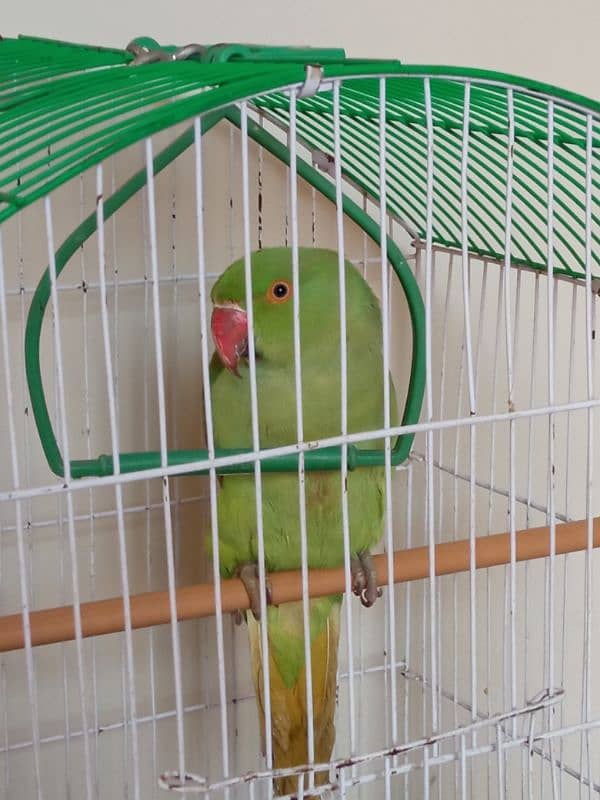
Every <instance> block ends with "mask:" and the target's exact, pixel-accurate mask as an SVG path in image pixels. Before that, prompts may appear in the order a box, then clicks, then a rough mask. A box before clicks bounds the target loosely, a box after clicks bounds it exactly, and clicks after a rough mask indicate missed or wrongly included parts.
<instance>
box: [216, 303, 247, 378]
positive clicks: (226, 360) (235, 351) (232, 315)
mask: <svg viewBox="0 0 600 800" xmlns="http://www.w3.org/2000/svg"><path fill="white" fill-rule="evenodd" d="M210 327H211V331H212V337H213V340H214V343H215V347H216V348H217V353H218V354H219V358H220V359H221V362H222V364H223V366H224V367H227V369H228V370H229V371H230V372H233V374H234V375H237V376H238V378H239V377H240V373H239V372H238V368H237V367H238V363H239V360H240V358H242V357H243V356H247V355H248V317H247V316H246V312H245V311H244V309H242V308H239V307H238V306H234V305H229V306H216V307H215V308H214V309H213V312H212V318H211V321H210Z"/></svg>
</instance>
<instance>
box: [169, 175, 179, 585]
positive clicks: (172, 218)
mask: <svg viewBox="0 0 600 800" xmlns="http://www.w3.org/2000/svg"><path fill="white" fill-rule="evenodd" d="M177 165H178V161H177V160H175V161H174V162H173V168H172V171H171V180H172V187H171V213H170V214H169V233H170V240H171V241H170V245H171V247H170V249H171V265H170V266H171V275H172V292H171V309H172V312H171V336H172V338H173V341H174V343H175V352H176V353H178V352H179V342H178V336H179V327H180V326H179V314H178V313H177V311H178V307H179V297H180V291H179V281H178V280H177V244H176V242H177ZM177 372H178V370H177ZM178 383H179V380H178V379H175V380H173V381H172V382H171V400H170V402H171V404H172V407H173V408H174V409H175V408H177V396H178V391H177V386H178ZM178 421H179V414H177V413H175V414H173V415H172V417H171V431H172V433H171V438H172V441H173V442H175V444H176V445H177V442H178V440H179V436H178V433H179V425H178ZM173 508H174V514H175V525H174V534H173V549H174V556H175V574H176V575H177V574H179V572H180V564H181V481H178V480H176V481H173Z"/></svg>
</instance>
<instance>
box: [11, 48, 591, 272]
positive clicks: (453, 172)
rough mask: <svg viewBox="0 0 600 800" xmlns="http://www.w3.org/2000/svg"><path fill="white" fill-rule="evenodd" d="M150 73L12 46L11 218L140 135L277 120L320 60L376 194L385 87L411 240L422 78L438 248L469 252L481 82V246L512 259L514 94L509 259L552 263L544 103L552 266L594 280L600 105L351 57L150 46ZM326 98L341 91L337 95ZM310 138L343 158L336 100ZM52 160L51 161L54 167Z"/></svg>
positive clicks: (417, 205) (390, 204)
mask: <svg viewBox="0 0 600 800" xmlns="http://www.w3.org/2000/svg"><path fill="white" fill-rule="evenodd" d="M136 41H137V43H138V51H140V50H141V51H143V52H146V51H149V52H150V53H151V54H154V56H155V57H156V58H159V57H160V58H161V59H163V60H156V61H153V62H152V63H145V64H141V65H138V66H132V61H133V60H134V58H135V56H134V54H133V53H131V52H128V51H124V50H116V49H106V48H97V47H85V46H80V45H72V44H65V43H61V42H53V41H47V40H40V39H32V38H25V37H23V38H19V39H4V40H2V41H0V222H2V221H3V220H6V219H8V218H9V217H10V216H12V215H13V214H15V213H16V212H17V211H18V210H19V209H20V208H22V207H24V206H26V205H28V204H30V203H32V202H33V201H35V200H36V199H39V198H40V197H43V196H44V195H46V194H47V193H48V192H50V191H51V190H52V189H54V188H55V187H57V186H59V185H61V184H62V183H64V182H66V181H68V180H69V179H70V178H72V177H74V176H76V175H78V174H80V173H81V172H82V171H84V170H86V169H88V168H90V167H93V166H94V165H96V164H98V163H100V162H101V161H102V160H104V159H105V158H107V157H108V156H110V155H112V154H113V153H116V152H117V151H119V150H122V149H123V148H125V147H127V146H129V145H131V144H132V143H134V142H137V141H139V140H142V139H143V138H144V137H146V136H148V135H151V134H153V133H156V132H157V131H160V130H163V129H165V128H168V127H169V126H171V125H174V124H176V123H179V122H182V121H184V120H188V119H190V118H192V117H194V116H196V115H199V114H204V113H207V112H210V111H213V110H215V109H226V108H227V107H232V106H233V105H234V104H235V103H237V102H239V101H240V100H244V99H246V98H250V99H251V101H250V104H251V106H253V107H254V108H256V109H259V110H260V111H261V112H263V113H265V114H267V115H268V116H269V118H270V119H272V120H273V121H274V122H276V123H277V124H280V125H283V126H286V125H287V123H288V119H289V104H288V98H287V94H286V93H285V92H283V91H281V90H282V89H284V88H286V87H288V86H290V85H293V84H302V83H303V82H304V80H305V74H306V65H307V64H309V63H319V64H321V65H322V67H323V79H324V81H330V80H331V79H335V78H352V80H345V81H344V82H343V84H342V88H341V94H340V98H341V142H342V155H343V158H342V161H343V169H344V175H345V176H346V177H347V178H348V179H350V180H351V181H353V182H354V183H355V184H356V185H358V186H359V187H360V188H361V189H363V190H365V191H366V192H368V193H369V194H370V195H371V196H372V197H373V198H374V200H376V201H377V200H378V197H377V195H378V186H379V161H378V143H379V81H378V80H377V79H376V76H379V75H385V76H388V77H389V78H390V79H389V80H388V81H387V84H386V121H387V133H388V136H387V162H386V166H387V184H388V193H387V197H386V203H387V209H388V211H390V212H391V213H393V214H394V215H395V216H396V217H397V218H398V219H399V220H400V222H401V223H402V224H403V225H404V226H405V227H406V229H407V230H408V231H409V232H410V233H411V234H412V235H413V236H414V237H415V239H419V240H424V238H425V231H426V215H427V207H426V200H427V181H426V175H427V124H426V111H425V83H426V79H427V78H429V79H430V87H431V105H432V119H433V125H434V136H433V153H434V165H435V167H434V182H433V188H434V206H433V239H434V242H435V243H436V244H438V245H441V246H447V247H450V248H458V249H461V248H462V227H461V202H462V196H461V169H462V155H463V127H464V121H463V118H464V104H465V84H466V83H467V82H468V83H469V84H470V87H471V88H470V116H469V121H470V124H469V141H468V215H469V242H468V245H469V250H470V251H471V252H472V253H475V254H479V255H481V256H485V257H490V258H496V259H503V258H504V230H505V221H506V183H507V165H508V150H509V148H508V131H509V114H508V99H507V98H508V89H509V88H510V89H512V94H513V98H514V137H515V138H514V142H515V144H514V148H513V173H512V174H513V193H512V215H511V216H512V231H511V256H512V259H513V261H514V262H516V263H519V264H523V265H526V266H529V267H534V268H539V269H545V268H546V266H547V262H548V256H547V226H548V130H549V127H548V108H549V103H548V100H549V99H552V100H553V101H554V102H553V105H552V108H553V115H554V127H553V130H554V167H553V168H554V182H553V195H554V201H553V211H552V228H553V243H554V269H555V270H556V271H557V272H562V273H564V274H567V275H571V276H574V277H582V275H583V274H584V268H585V254H586V230H585V219H586V202H585V198H586V164H587V153H586V145H587V131H588V117H590V118H591V122H590V124H591V130H592V148H593V151H592V158H591V162H590V167H591V174H592V208H591V213H592V220H593V225H592V231H591V237H592V258H593V263H594V267H595V265H596V264H597V263H598V261H599V259H600V248H599V247H598V244H599V239H598V235H599V231H598V230H597V227H598V221H599V220H600V209H599V208H598V200H597V197H596V195H597V194H598V188H599V183H598V180H599V170H598V164H597V160H598V159H597V149H598V147H599V146H600V131H599V128H598V121H597V120H598V115H599V112H600V105H599V104H598V103H596V102H593V101H590V100H588V99H586V98H584V97H580V96H577V95H574V94H572V93H568V92H565V91H562V90H559V89H556V88H554V87H550V86H546V85H542V84H539V83H536V82H533V81H527V80H524V79H519V78H514V77H512V76H508V75H502V74H498V73H490V72H484V71H476V70H468V69H460V68H448V67H426V66H406V65H403V64H401V63H399V62H396V61H374V60H356V59H346V58H345V56H344V52H343V51H342V50H335V49H332V50H318V49H315V50H312V49H310V48H308V49H294V48H277V47H275V48H273V47H259V46H254V45H217V46H212V47H200V46H197V47H196V50H195V52H194V54H193V55H192V57H191V58H187V59H185V60H178V59H177V53H178V51H177V49H176V48H174V47H166V48H159V47H158V45H157V44H156V43H155V42H154V41H153V40H147V39H140V40H136ZM329 88H330V87H329ZM297 108H298V121H297V128H298V135H299V136H300V137H301V139H302V141H303V143H304V144H306V145H307V146H308V147H309V148H311V149H312V150H313V151H316V152H317V153H318V154H320V155H323V154H324V155H325V156H326V157H328V158H331V154H332V153H333V150H334V147H333V99H332V92H331V90H327V84H325V90H324V91H319V92H318V93H317V94H315V95H314V96H312V97H308V98H304V99H301V100H299V101H298V103H297ZM49 154H50V157H49Z"/></svg>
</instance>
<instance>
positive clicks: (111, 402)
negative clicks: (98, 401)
mask: <svg viewBox="0 0 600 800" xmlns="http://www.w3.org/2000/svg"><path fill="white" fill-rule="evenodd" d="M103 192H104V187H103V169H102V165H101V164H100V165H99V166H98V167H97V168H96V197H97V201H96V221H97V231H98V278H99V284H100V319H101V324H102V342H103V346H104V368H105V371H106V393H107V400H108V415H109V421H110V444H111V452H112V457H113V472H114V474H115V475H120V473H121V462H120V458H119V427H118V421H117V411H116V400H115V386H114V382H113V380H114V376H113V363H112V352H111V346H110V331H109V323H108V296H107V291H106V256H105V238H104V194H103ZM115 501H116V511H117V533H118V537H119V556H120V564H121V591H122V594H123V620H124V628H125V662H126V669H127V689H128V701H129V716H130V719H131V752H132V758H133V785H134V797H135V800H138V798H139V796H140V773H139V770H140V764H139V747H138V735H137V720H136V716H137V709H136V692H135V664H134V658H133V641H132V630H131V601H130V591H129V570H128V565H127V544H126V539H125V519H124V515H123V488H122V486H121V484H119V483H117V484H115ZM124 730H125V726H124Z"/></svg>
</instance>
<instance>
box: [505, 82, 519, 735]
mask: <svg viewBox="0 0 600 800" xmlns="http://www.w3.org/2000/svg"><path fill="white" fill-rule="evenodd" d="M506 104H507V116H508V141H507V151H506V195H505V197H506V200H505V202H506V216H505V222H504V266H503V279H504V327H505V341H506V374H507V382H508V410H509V412H510V411H512V410H513V408H514V375H513V340H512V319H511V298H512V295H511V285H510V270H511V251H512V212H513V173H514V146H515V111H514V94H513V90H512V89H510V88H509V89H507V90H506ZM515 426H516V423H515V421H514V420H512V419H511V421H510V422H509V462H510V467H509V501H508V519H509V524H510V566H509V581H510V614H509V616H510V707H511V709H512V710H514V709H515V708H516V707H517V642H516V630H515V618H516V613H517V578H516V559H517V541H516V519H515V514H516V503H515V491H516V487H515V463H516V457H515V445H516V438H515V433H516V431H515ZM516 726H517V720H516V717H513V720H512V733H513V736H515V735H516V732H517V727H516Z"/></svg>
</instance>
